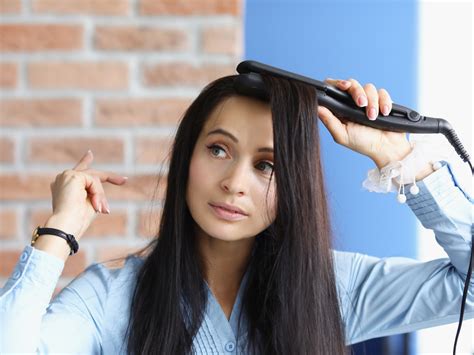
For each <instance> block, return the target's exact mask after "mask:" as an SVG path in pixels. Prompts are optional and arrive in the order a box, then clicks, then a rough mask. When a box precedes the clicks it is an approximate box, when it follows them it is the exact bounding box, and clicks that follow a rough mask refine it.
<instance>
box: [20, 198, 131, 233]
mask: <svg viewBox="0 0 474 355" xmlns="http://www.w3.org/2000/svg"><path fill="white" fill-rule="evenodd" d="M108 201H109V203H110V202H111V200H110V199H108ZM50 216H51V211H45V210H41V211H33V212H32V213H31V217H30V223H29V229H31V230H33V229H34V228H36V227H37V226H42V225H44V223H45V222H46V221H47V220H48V218H49V217H50ZM127 223H128V218H127V212H126V211H124V210H120V209H117V210H115V209H114V208H113V207H111V211H110V214H109V215H107V214H100V213H99V214H97V216H96V217H95V219H94V220H93V221H92V223H91V224H90V226H89V228H88V229H87V230H86V231H85V232H84V235H83V236H82V237H81V240H84V239H89V238H106V237H109V236H123V237H125V236H126V234H127Z"/></svg>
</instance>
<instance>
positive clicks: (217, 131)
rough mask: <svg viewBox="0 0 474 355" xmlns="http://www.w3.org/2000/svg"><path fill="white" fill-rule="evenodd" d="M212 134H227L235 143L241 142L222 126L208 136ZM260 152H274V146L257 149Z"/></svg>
mask: <svg viewBox="0 0 474 355" xmlns="http://www.w3.org/2000/svg"><path fill="white" fill-rule="evenodd" d="M211 134H222V135H224V136H227V137H229V138H230V139H232V140H233V141H234V142H235V143H239V140H238V139H237V138H236V137H235V136H234V135H233V134H232V133H230V132H227V131H226V130H224V129H222V128H216V129H214V130H212V131H210V132H209V133H208V134H207V136H210V135H211ZM257 151H258V152H268V153H273V148H270V147H262V148H258V150H257Z"/></svg>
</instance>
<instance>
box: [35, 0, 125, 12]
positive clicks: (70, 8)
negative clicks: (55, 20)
mask: <svg viewBox="0 0 474 355" xmlns="http://www.w3.org/2000/svg"><path fill="white" fill-rule="evenodd" d="M32 9H33V12H36V13H55V14H91V15H128V14H129V10H128V1H127V0H94V1H91V0H61V1H57V0H34V1H33V4H32Z"/></svg>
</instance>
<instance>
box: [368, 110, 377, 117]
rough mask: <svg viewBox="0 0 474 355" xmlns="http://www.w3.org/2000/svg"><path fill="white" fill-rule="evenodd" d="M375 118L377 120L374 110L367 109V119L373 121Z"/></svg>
mask: <svg viewBox="0 0 474 355" xmlns="http://www.w3.org/2000/svg"><path fill="white" fill-rule="evenodd" d="M376 118H377V111H376V110H375V107H371V108H370V109H369V119H370V120H375V119H376Z"/></svg>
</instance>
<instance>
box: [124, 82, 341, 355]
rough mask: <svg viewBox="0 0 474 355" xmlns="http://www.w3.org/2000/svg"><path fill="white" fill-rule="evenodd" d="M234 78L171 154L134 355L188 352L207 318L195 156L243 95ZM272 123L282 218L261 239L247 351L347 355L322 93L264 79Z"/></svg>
mask: <svg viewBox="0 0 474 355" xmlns="http://www.w3.org/2000/svg"><path fill="white" fill-rule="evenodd" d="M234 79H235V76H227V77H223V78H220V79H217V80H215V81H213V82H212V83H210V84H209V85H207V86H206V87H205V88H204V89H203V90H202V92H201V93H200V95H199V96H198V97H197V98H196V99H195V100H194V101H193V103H192V104H191V105H190V106H189V108H188V109H187V111H186V112H185V114H184V116H183V118H182V120H181V122H180V124H179V127H178V130H177V133H176V136H175V140H174V144H173V146H172V151H171V159H170V163H169V173H168V176H167V189H166V196H165V201H164V206H163V211H162V215H161V221H160V226H159V230H158V233H157V235H156V237H155V238H154V239H153V240H152V241H151V243H150V244H149V245H148V246H147V247H146V248H145V249H143V250H142V251H141V253H140V254H142V253H143V251H147V253H146V257H145V259H144V262H143V266H142V267H141V268H140V270H139V271H138V274H137V281H136V287H135V290H134V293H133V297H132V300H131V306H130V319H129V324H128V328H127V335H128V337H127V341H128V343H127V351H128V353H129V354H134V355H138V354H189V353H192V352H195V350H196V349H194V348H193V338H194V336H195V335H196V334H197V331H198V330H199V328H200V326H201V323H202V321H203V318H204V311H205V307H206V304H207V292H206V285H205V281H204V279H203V276H202V273H201V264H200V261H199V256H198V255H197V252H196V250H197V249H196V244H195V238H194V234H193V230H194V229H193V224H194V223H195V222H194V221H193V219H192V217H191V214H190V212H189V210H188V207H187V204H186V200H185V192H186V185H187V181H188V171H189V170H188V169H189V165H190V159H191V155H192V152H193V149H194V146H195V144H196V141H197V139H198V136H199V134H200V132H201V130H202V128H203V126H204V123H205V122H206V120H207V119H208V118H209V116H210V114H211V112H212V111H213V110H214V109H215V108H216V107H217V105H218V104H220V103H221V102H223V101H224V100H225V99H226V98H229V97H231V96H235V95H238V93H237V92H236V91H235V89H234V87H233V81H234ZM264 79H265V82H266V84H267V87H268V89H269V92H270V99H269V105H270V107H271V112H272V120H273V139H274V176H275V181H276V200H277V210H276V219H275V220H274V222H273V223H272V224H271V225H270V226H269V227H268V228H267V229H265V230H264V231H262V232H261V233H260V234H259V235H258V236H256V240H255V244H254V247H253V248H254V249H253V254H252V257H251V259H250V262H249V265H248V282H247V285H246V288H245V290H244V293H243V299H242V302H243V307H242V312H245V314H246V316H247V319H248V326H247V327H248V351H249V352H254V353H261V354H285V355H289V354H324V355H325V354H343V353H345V352H346V348H345V345H344V342H345V341H344V339H345V336H344V327H343V322H342V319H341V313H340V308H339V302H338V295H337V290H336V281H335V272H334V268H333V265H334V264H333V255H332V251H331V239H332V238H331V235H332V231H331V224H330V220H329V214H328V206H327V201H326V191H325V184H324V180H323V174H322V171H321V161H320V158H321V156H320V146H319V132H318V124H317V116H316V114H317V99H316V95H315V92H314V89H312V88H310V87H308V86H306V85H304V84H300V83H295V82H292V81H288V80H285V79H277V78H274V77H265V78H264Z"/></svg>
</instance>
